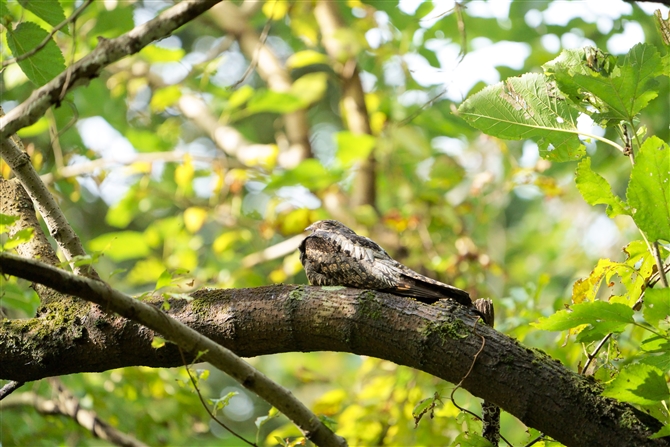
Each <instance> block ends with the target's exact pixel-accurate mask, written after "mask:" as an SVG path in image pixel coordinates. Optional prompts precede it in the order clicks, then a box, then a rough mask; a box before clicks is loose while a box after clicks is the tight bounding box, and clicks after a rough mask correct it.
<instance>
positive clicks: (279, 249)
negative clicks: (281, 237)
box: [242, 234, 305, 268]
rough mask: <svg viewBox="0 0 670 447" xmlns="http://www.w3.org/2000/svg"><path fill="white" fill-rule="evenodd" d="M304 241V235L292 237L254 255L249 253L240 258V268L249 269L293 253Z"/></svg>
mask: <svg viewBox="0 0 670 447" xmlns="http://www.w3.org/2000/svg"><path fill="white" fill-rule="evenodd" d="M303 239H305V235H304V234H299V235H297V236H293V237H292V238H289V239H286V240H285V241H282V242H280V243H278V244H275V245H273V246H271V247H268V248H266V249H265V250H261V251H258V252H256V253H251V254H250V255H247V256H245V257H244V258H242V267H244V268H249V267H253V266H254V265H257V264H260V263H261V262H265V261H271V260H273V259H277V258H281V257H282V256H285V255H287V254H289V253H291V252H293V251H295V250H296V249H297V248H298V246H299V245H300V242H302V240H303Z"/></svg>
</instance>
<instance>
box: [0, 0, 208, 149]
mask: <svg viewBox="0 0 670 447" xmlns="http://www.w3.org/2000/svg"><path fill="white" fill-rule="evenodd" d="M216 3H218V0H192V1H188V2H181V3H178V4H176V5H175V6H173V7H171V8H169V9H167V10H165V11H163V12H162V13H161V14H160V15H159V16H158V17H156V18H154V19H152V20H150V21H148V22H146V23H144V24H142V25H140V26H137V27H135V28H134V29H132V30H130V31H129V32H127V33H125V34H123V35H121V36H119V37H117V38H115V39H111V40H107V39H100V40H99V43H98V46H97V47H96V48H95V49H94V50H93V51H91V53H89V54H88V55H87V56H85V57H83V58H82V59H80V60H79V61H77V62H76V63H74V64H73V65H71V66H70V67H68V69H67V70H65V71H64V72H62V73H61V74H59V75H58V76H56V77H55V78H54V79H53V80H51V81H50V82H49V83H47V84H46V85H44V86H42V87H41V88H39V89H37V90H35V91H33V93H32V94H31V95H30V97H29V98H28V99H27V100H25V101H24V102H22V103H21V104H19V105H18V106H17V107H16V108H14V109H12V110H11V111H9V113H7V115H6V116H4V117H1V118H0V139H5V138H7V137H9V136H10V135H12V134H14V133H16V131H18V130H19V129H21V128H23V127H26V126H30V125H31V124H34V123H35V122H36V121H37V120H38V119H39V118H41V117H42V116H44V113H45V112H46V110H47V109H48V108H49V107H51V106H52V105H54V104H59V103H60V97H61V93H62V92H63V89H64V88H65V92H69V91H71V90H72V89H74V88H75V87H77V86H78V85H82V84H86V83H88V82H89V81H90V80H91V79H94V78H96V77H97V76H99V75H100V72H101V71H102V69H103V68H105V67H106V66H107V65H109V64H111V63H113V62H116V61H118V60H119V59H121V58H123V57H125V56H128V55H131V54H135V53H137V52H139V51H140V50H141V49H142V48H144V47H145V46H147V45H149V44H150V43H152V42H154V41H156V40H158V39H161V38H164V37H166V36H169V35H170V34H172V33H173V32H174V31H175V30H176V29H177V28H179V27H181V26H182V25H184V24H185V23H187V22H189V21H190V20H193V19H194V18H195V17H197V16H198V15H200V14H202V13H203V12H205V11H207V10H208V9H209V8H211V7H212V6H214V5H215V4H216Z"/></svg>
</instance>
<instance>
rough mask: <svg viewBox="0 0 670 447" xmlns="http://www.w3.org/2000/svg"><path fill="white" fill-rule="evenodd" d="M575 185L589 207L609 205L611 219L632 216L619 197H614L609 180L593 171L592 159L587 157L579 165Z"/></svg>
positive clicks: (608, 212)
mask: <svg viewBox="0 0 670 447" xmlns="http://www.w3.org/2000/svg"><path fill="white" fill-rule="evenodd" d="M575 183H577V189H579V192H581V193H582V197H584V200H586V203H588V204H589V205H597V204H604V205H607V215H608V216H609V217H614V216H618V215H620V214H627V215H630V211H629V210H628V205H626V203H625V202H624V201H623V200H621V198H619V196H616V195H614V193H613V192H612V188H611V187H610V185H609V183H607V180H605V179H604V178H603V177H602V176H600V175H599V174H597V173H596V172H594V171H593V170H592V169H591V158H590V157H585V158H584V159H583V160H582V161H580V162H579V164H578V165H577V171H576V172H575Z"/></svg>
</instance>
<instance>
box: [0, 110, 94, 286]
mask: <svg viewBox="0 0 670 447" xmlns="http://www.w3.org/2000/svg"><path fill="white" fill-rule="evenodd" d="M0 113H2V109H0ZM10 113H11V112H10ZM0 119H1V118H0ZM0 156H2V158H3V159H4V160H5V161H6V162H7V164H8V165H9V166H10V167H11V168H12V171H13V172H14V175H16V177H17V178H18V179H19V181H20V182H21V184H22V185H23V187H24V188H25V190H26V192H27V193H28V195H29V196H30V199H31V200H32V201H33V204H34V205H35V207H36V208H37V209H38V210H39V212H40V214H41V215H42V218H43V219H44V222H45V223H46V225H47V228H49V232H50V234H51V236H52V237H53V238H54V239H55V240H56V242H57V243H58V246H59V247H60V248H61V250H62V251H63V254H64V255H65V257H66V259H67V260H68V261H71V260H72V259H74V258H75V257H76V256H85V255H86V251H85V250H84V247H83V245H82V244H81V241H80V240H79V236H77V234H76V233H75V232H74V230H73V229H72V227H71V226H70V223H69V222H68V220H67V218H66V217H65V215H64V214H63V211H62V210H61V209H60V207H59V206H58V203H56V199H54V197H53V195H52V194H51V193H50V192H49V190H48V189H47V187H46V186H45V185H44V183H43V182H42V180H41V179H40V177H39V175H38V174H37V172H36V171H35V168H33V165H32V163H31V162H30V156H29V155H28V154H27V153H26V152H25V151H24V150H23V143H21V140H19V139H18V137H16V136H13V137H12V138H7V139H2V140H0ZM72 268H73V271H74V272H75V273H76V274H78V275H84V276H90V277H91V278H96V279H97V278H98V274H97V272H96V271H95V269H93V267H92V266H90V265H88V266H79V267H77V266H74V265H73V267H72Z"/></svg>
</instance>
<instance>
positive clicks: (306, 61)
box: [286, 50, 329, 69]
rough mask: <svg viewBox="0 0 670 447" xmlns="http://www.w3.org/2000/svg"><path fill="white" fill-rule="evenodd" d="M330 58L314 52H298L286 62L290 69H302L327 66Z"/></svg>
mask: <svg viewBox="0 0 670 447" xmlns="http://www.w3.org/2000/svg"><path fill="white" fill-rule="evenodd" d="M328 60H329V59H328V56H326V55H325V54H323V53H319V52H317V51H314V50H304V51H298V52H297V53H294V54H292V55H291V56H290V57H289V58H288V60H287V61H286V66H287V67H288V68H292V69H293V68H301V67H306V66H308V65H316V64H327V63H328Z"/></svg>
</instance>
